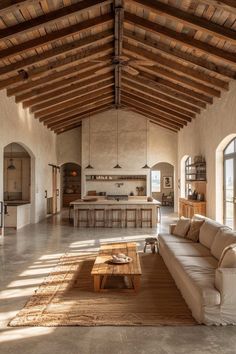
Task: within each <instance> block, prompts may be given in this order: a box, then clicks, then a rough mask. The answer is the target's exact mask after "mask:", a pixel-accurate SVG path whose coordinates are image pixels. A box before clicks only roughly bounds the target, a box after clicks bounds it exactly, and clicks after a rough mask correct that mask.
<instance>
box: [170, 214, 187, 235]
mask: <svg viewBox="0 0 236 354" xmlns="http://www.w3.org/2000/svg"><path fill="white" fill-rule="evenodd" d="M190 223H191V220H190V219H188V218H184V217H181V218H180V219H179V220H178V221H177V224H176V226H175V228H174V231H173V235H175V236H180V237H185V236H186V234H187V232H188V230H189V227H190Z"/></svg>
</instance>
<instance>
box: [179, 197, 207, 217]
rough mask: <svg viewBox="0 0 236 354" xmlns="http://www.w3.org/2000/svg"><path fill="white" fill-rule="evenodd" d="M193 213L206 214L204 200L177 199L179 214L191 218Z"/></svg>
mask: <svg viewBox="0 0 236 354" xmlns="http://www.w3.org/2000/svg"><path fill="white" fill-rule="evenodd" d="M194 214H201V215H206V202H201V201H197V200H188V199H185V198H180V199H179V216H185V217H186V218H192V217H193V215H194Z"/></svg>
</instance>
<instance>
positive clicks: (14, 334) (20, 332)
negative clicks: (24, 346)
mask: <svg viewBox="0 0 236 354" xmlns="http://www.w3.org/2000/svg"><path fill="white" fill-rule="evenodd" d="M53 331H54V328H52V327H50V328H49V327H30V328H17V329H8V330H6V331H3V332H1V336H0V343H3V342H12V341H13V340H22V339H25V338H32V337H37V336H44V335H46V334H49V333H52V332H53Z"/></svg>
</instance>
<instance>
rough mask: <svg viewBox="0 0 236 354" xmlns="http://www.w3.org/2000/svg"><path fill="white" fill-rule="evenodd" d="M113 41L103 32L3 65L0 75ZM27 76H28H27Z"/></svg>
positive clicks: (111, 36) (110, 36)
mask: <svg viewBox="0 0 236 354" xmlns="http://www.w3.org/2000/svg"><path fill="white" fill-rule="evenodd" d="M112 39H113V33H112V31H111V30H107V31H103V32H101V33H98V34H95V35H93V36H89V37H86V38H82V39H79V40H76V41H73V42H71V43H66V44H64V45H61V46H58V47H55V48H53V49H50V50H47V51H44V52H43V53H41V54H39V53H38V54H36V55H32V56H30V57H28V58H25V59H22V60H19V61H17V62H15V63H13V64H9V65H5V66H3V67H2V68H0V75H5V74H10V73H16V72H17V70H23V69H27V68H28V66H30V65H35V64H39V63H41V62H43V61H45V60H47V59H52V58H55V57H57V58H58V57H59V56H60V55H65V54H69V53H73V52H75V51H78V50H84V49H86V48H87V47H91V48H93V47H92V46H91V44H92V45H99V44H100V43H102V44H105V43H104V41H111V40H112ZM28 75H29V74H28Z"/></svg>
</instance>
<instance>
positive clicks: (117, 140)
mask: <svg viewBox="0 0 236 354" xmlns="http://www.w3.org/2000/svg"><path fill="white" fill-rule="evenodd" d="M118 123H119V117H118V109H117V115H116V165H115V166H114V167H113V168H121V166H120V165H119V124H118Z"/></svg>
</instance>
